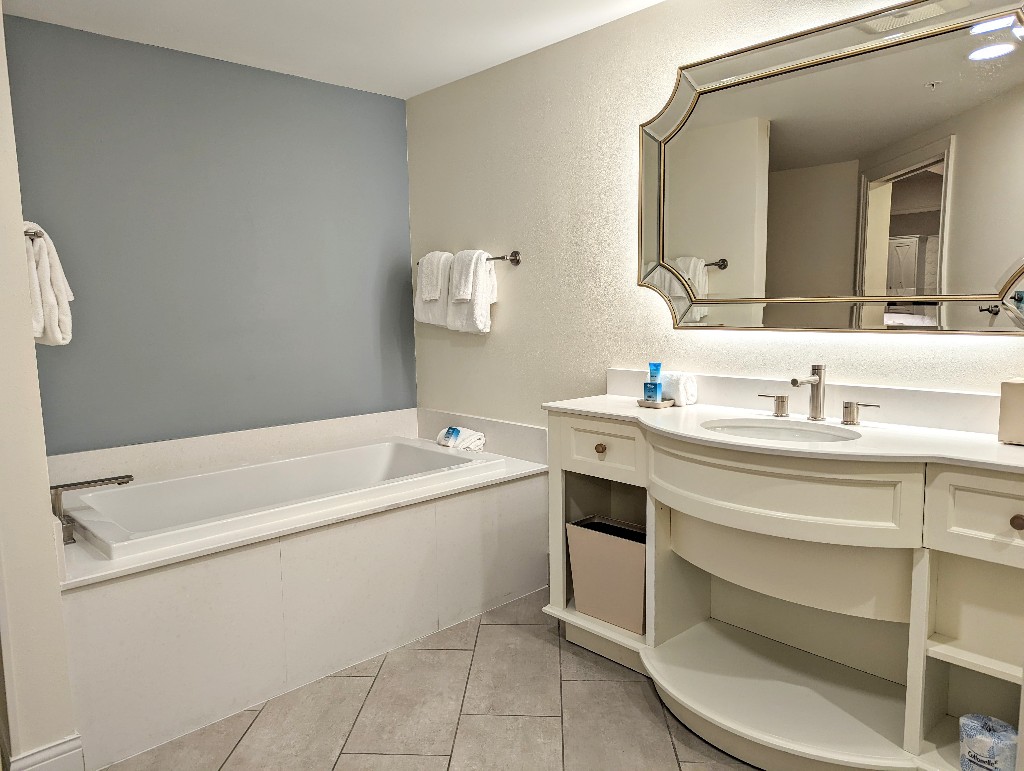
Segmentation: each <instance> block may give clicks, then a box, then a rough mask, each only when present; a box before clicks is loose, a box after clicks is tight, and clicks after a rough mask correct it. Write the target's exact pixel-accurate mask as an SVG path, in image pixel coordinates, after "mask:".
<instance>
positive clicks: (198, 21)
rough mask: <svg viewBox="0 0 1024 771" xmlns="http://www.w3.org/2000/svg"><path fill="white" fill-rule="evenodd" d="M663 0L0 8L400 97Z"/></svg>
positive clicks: (119, 1)
mask: <svg viewBox="0 0 1024 771" xmlns="http://www.w3.org/2000/svg"><path fill="white" fill-rule="evenodd" d="M662 1H663V0H554V1H553V0H361V1H358V2H357V1H356V0H340V1H339V0H287V1H284V0H278V1H277V2H271V1H270V0H163V1H162V2H159V1H157V0H143V2H140V1H139V0H89V1H88V2H83V0H4V12H6V13H10V14H13V15H15V16H24V17H26V18H29V19H37V20H39V21H46V22H51V23H53V24H60V25H63V26H66V27H73V28H75V29H81V30H86V31H88V32H95V33H98V34H100V35H108V36H110V37H115V38H121V39H123V40H134V41H136V42H139V43H149V44H152V45H157V46H161V47H163V48H171V49H174V50H177V51H186V52H188V53H193V54H199V55H201V56H208V57H211V58H214V59H222V60H224V61H229V62H236V63H238V64H247V65H249V66H251V67H259V68H261V69H265V70H273V71H275V72H284V73H287V74H289V75H298V76H300V77H303V78H310V79H312V80H319V81H322V82H324V83H333V84H334V85H338V86H349V87H352V88H358V89H361V90H363V91H372V92H374V93H378V94H387V95H389V96H396V97H399V98H402V99H406V98H408V97H411V96H415V95H416V94H420V93H423V92H424V91H429V90H430V89H432V88H436V87H437V86H441V85H444V84H445V83H451V82H452V81H454V80H458V79H459V78H463V77H466V76H467V75H472V74H473V73H475V72H480V71H481V70H485V69H487V68H489V67H493V66H494V65H496V64H501V63H502V62H505V61H508V60H509V59H514V58H516V57H517V56H522V55H523V54H526V53H529V52H531V51H536V50H537V49H539V48H543V47H544V46H547V45H551V44H552V43H557V42H558V41H560V40H565V39H566V38H569V37H572V36H573V35H578V34H579V33H581V32H585V31H586V30H588V29H593V28H594V27H598V26H600V25H602V24H606V23H608V22H610V21H614V20H615V19H618V18H621V17H623V16H627V15H629V14H631V13H634V12H636V11H639V10H641V9H643V8H647V7H649V6H652V5H657V4H658V3H660V2H662Z"/></svg>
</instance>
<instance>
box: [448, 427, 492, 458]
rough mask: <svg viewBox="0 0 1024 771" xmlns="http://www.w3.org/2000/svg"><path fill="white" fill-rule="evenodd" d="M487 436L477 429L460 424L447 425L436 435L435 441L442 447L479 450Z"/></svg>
mask: <svg viewBox="0 0 1024 771" xmlns="http://www.w3.org/2000/svg"><path fill="white" fill-rule="evenodd" d="M486 441H487V438H486V437H485V436H484V435H483V434H481V433H480V432H479V431H474V430H473V429H471V428H464V427H462V426H448V428H445V429H442V431H441V433H440V434H438V435H437V443H438V444H439V445H441V446H442V447H452V448H454V449H456V450H471V451H473V452H480V451H481V450H482V449H483V448H484V444H485V443H486Z"/></svg>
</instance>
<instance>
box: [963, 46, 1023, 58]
mask: <svg viewBox="0 0 1024 771" xmlns="http://www.w3.org/2000/svg"><path fill="white" fill-rule="evenodd" d="M1016 47H1017V46H1015V45H1014V44H1013V43H996V44H995V45H986V46H985V47H983V48H978V49H977V50H974V51H971V54H970V55H969V56H968V58H969V59H971V60H972V61H985V60H986V59H994V58H998V57H999V56H1006V55H1007V54H1008V53H1011V52H1012V51H1013V50H1014V49H1015V48H1016Z"/></svg>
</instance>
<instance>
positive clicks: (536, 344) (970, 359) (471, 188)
mask: <svg viewBox="0 0 1024 771" xmlns="http://www.w3.org/2000/svg"><path fill="white" fill-rule="evenodd" d="M879 7H882V4H881V3H872V2H867V1H861V0H851V1H849V2H837V1H836V0H818V1H816V2H805V3H788V2H784V1H783V0H722V1H721V2H717V3H714V4H709V3H706V2H698V0H667V2H665V3H663V4H661V5H658V6H655V7H653V8H650V9H648V10H646V11H642V12H640V13H638V14H635V15H633V16H629V17H626V18H625V19H622V20H619V21H617V22H614V23H612V24H609V25H606V26H604V27H601V28H598V29H596V30H593V31H591V32H588V33H585V34H583V35H580V36H578V37H575V38H572V39H570V40H567V41H565V42H562V43H559V44H557V45H554V46H551V47H549V48H545V49H543V50H541V51H537V52H535V53H533V54H530V55H528V56H525V57H522V58H520V59H516V60H514V61H511V62H508V63H506V64H503V65H500V66H498V67H495V68H493V69H491V70H487V71H486V72H483V73H480V74H478V75H474V76H473V77H470V78H466V79H465V80H462V81H459V82H457V83H453V84H451V85H448V86H445V87H443V88H439V89H436V90H434V91H431V92H429V93H427V94H424V95H422V96H419V97H416V98H414V99H412V100H410V102H409V106H408V116H409V162H410V184H411V207H412V243H413V255H414V259H415V257H416V256H417V255H422V254H424V253H425V252H427V251H429V250H431V249H438V248H444V249H449V250H453V249H462V248H466V247H471V246H477V247H479V248H483V249H488V250H492V251H495V252H497V253H502V251H503V250H507V249H520V250H521V251H522V253H523V264H522V266H520V267H519V268H512V267H510V266H508V265H499V266H498V268H497V270H498V274H499V276H498V278H499V281H500V290H499V295H500V299H499V302H498V304H497V305H495V306H494V325H493V328H492V332H491V334H490V335H487V336H483V337H476V336H472V335H465V334H457V333H454V332H449V331H447V330H444V329H441V328H438V327H428V326H424V325H418V326H417V328H416V336H417V342H416V349H417V350H416V353H417V381H418V398H419V404H420V406H422V407H427V408H431V409H438V410H446V411H451V412H460V413H464V414H474V415H481V416H485V417H490V418H498V419H503V420H512V421H519V422H526V423H534V424H542V423H543V421H544V419H545V418H544V413H543V412H542V410H541V408H540V404H541V402H543V401H545V400H549V399H563V398H570V397H574V396H582V395H585V394H593V393H601V392H603V390H604V371H605V368H606V367H608V366H634V367H642V366H646V363H647V362H648V361H649V360H652V359H654V360H658V359H660V360H663V361H664V362H665V364H666V367H678V368H687V369H691V370H694V371H699V372H718V373H721V374H737V375H752V376H780V375H792V374H798V373H799V374H803V373H805V372H806V371H808V369H809V365H810V364H811V363H812V362H824V363H826V364H828V366H829V375H830V377H831V379H832V380H833V381H835V382H841V381H846V382H849V383H880V384H892V385H915V386H921V387H933V388H960V389H967V390H979V391H987V392H994V391H995V390H996V389H997V387H998V383H999V381H1000V380H1001V379H1002V378H1004V377H1007V376H1010V375H1018V374H1024V364H1021V362H1024V339H1021V338H992V337H965V336H960V335H950V336H942V335H882V334H871V333H848V332H846V333H824V332H803V333H789V332H767V331H755V332H733V331H721V330H700V329H693V330H681V331H680V330H673V329H672V328H671V317H670V314H669V311H668V308H667V307H666V306H665V303H664V301H663V300H662V299H661V298H660V297H659V296H658V295H657V294H655V293H654V292H653V291H651V290H649V289H644V288H641V287H638V286H636V275H637V178H638V174H637V166H638V162H639V154H638V148H639V143H638V129H637V127H638V125H639V124H640V123H641V122H643V121H646V120H648V119H649V118H651V117H652V116H653V115H654V114H655V113H657V112H658V110H660V109H661V107H662V106H663V105H664V103H665V101H666V100H667V99H668V97H669V95H670V94H671V93H672V86H673V83H674V79H675V69H676V67H677V66H678V65H680V64H684V63H686V62H690V61H696V60H699V59H702V58H704V57H707V56H712V55H715V54H720V53H724V52H726V51H728V50H730V49H735V48H738V47H741V46H744V45H749V44H753V43H757V42H758V41H762V40H765V39H768V38H771V37H775V36H779V35H783V34H787V33H791V32H794V31H797V30H799V29H804V28H808V27H812V26H816V25H819V24H822V23H826V22H829V21H832V20H835V19H837V18H839V17H845V16H849V15H853V14H856V13H861V12H865V11H869V10H871V9H876V8H879ZM1020 178H1021V177H1020V176H1019V175H1018V177H1017V180H1018V181H1019V179H1020Z"/></svg>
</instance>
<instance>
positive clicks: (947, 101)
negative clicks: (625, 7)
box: [641, 3, 1024, 330]
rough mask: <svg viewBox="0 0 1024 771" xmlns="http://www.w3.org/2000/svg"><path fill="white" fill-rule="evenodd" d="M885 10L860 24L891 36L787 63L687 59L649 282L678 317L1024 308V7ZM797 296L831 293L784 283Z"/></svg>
mask: <svg viewBox="0 0 1024 771" xmlns="http://www.w3.org/2000/svg"><path fill="white" fill-rule="evenodd" d="M931 5H936V4H934V3H933V4H931ZM890 16H891V14H890ZM940 17H941V14H939V15H933V16H932V17H930V19H929V21H930V22H932V23H937V22H941V21H942V19H941V18H940ZM884 26H885V25H880V24H879V23H877V21H876V20H875V19H868V20H862V21H860V22H857V23H854V24H850V25H845V27H844V35H845V37H844V40H846V41H848V42H850V43H853V44H856V40H857V38H856V34H857V32H858V30H860V31H862V33H863V37H864V40H863V43H864V44H872V45H876V46H877V45H880V46H884V47H881V48H877V49H876V50H871V51H869V52H861V53H858V54H857V55H853V56H846V55H845V54H844V53H842V52H840V53H839V54H834V55H832V56H830V57H827V58H829V59H831V60H829V61H826V62H824V63H818V64H815V65H813V66H806V67H802V68H799V69H794V70H791V71H787V72H784V73H783V74H776V75H772V76H770V77H764V76H754V78H755V79H752V80H749V81H747V82H745V81H744V79H743V78H739V77H735V73H734V77H732V78H731V79H730V78H726V79H725V80H723V81H719V82H718V83H710V84H704V85H702V86H701V90H700V91H695V90H694V89H693V88H692V87H690V82H689V80H688V79H687V78H686V77H685V76H684V78H683V79H682V81H681V83H680V87H679V89H678V90H677V93H676V95H675V97H674V99H673V100H672V103H671V104H670V106H669V109H667V110H666V113H665V117H662V118H660V119H659V118H656V119H655V120H654V121H652V122H651V124H649V125H647V126H646V127H645V128H644V133H643V134H642V142H643V178H642V209H641V283H643V284H646V285H649V286H652V287H654V288H656V289H658V290H659V291H660V292H661V293H662V294H663V296H665V297H666V298H667V299H669V300H670V301H671V304H672V308H673V314H674V316H675V321H676V323H677V325H681V326H690V325H710V326H717V325H725V326H740V327H761V326H765V327H773V328H815V329H819V328H825V329H846V328H855V329H906V328H914V329H922V330H938V329H967V330H987V329H996V330H1000V329H1003V330H1012V329H1015V328H1016V327H1015V323H1014V319H1015V318H1019V317H1020V315H1019V312H1020V308H1019V306H1018V305H1016V304H1015V301H1014V300H1013V294H1014V292H1020V291H1021V289H1022V288H1024V284H1022V282H1021V281H1020V280H1019V279H1020V273H1021V265H1022V258H1024V217H1020V216H1019V214H1018V212H1019V211H1021V209H1022V208H1024V146H1022V144H1021V143H1020V141H1019V138H1018V136H1019V131H1020V126H1022V125H1024V120H1022V119H1024V42H1022V41H1024V17H1021V15H1020V14H1019V13H1018V12H1017V11H1012V12H1009V13H1004V15H1002V16H998V15H997V16H995V17H994V18H990V17H986V18H984V19H983V20H982V21H977V19H975V20H973V21H967V22H961V23H959V24H957V25H955V28H954V29H952V30H948V31H939V32H935V31H934V30H932V31H929V32H928V33H927V34H926V35H925V34H924V33H914V34H911V33H906V34H901V33H899V32H898V31H897V32H892V31H889V33H888V35H887V36H886V35H880V33H881V32H885V31H886V30H885V29H880V27H884ZM938 29H940V30H941V29H942V27H939V28H938ZM834 33H835V30H829V31H826V33H818V34H833V35H834ZM915 34H916V35H920V37H919V38H916V39H915ZM812 37H813V36H812ZM904 37H909V38H911V39H910V40H909V41H904V40H903V38H904ZM756 53H757V56H759V57H760V59H761V60H762V61H763V60H764V59H765V54H764V52H756ZM751 55H752V54H747V55H746V57H747V58H749V57H750V56H751ZM837 56H843V57H845V58H836V57H837ZM733 58H737V59H739V60H743V59H744V58H745V57H744V56H739V57H733ZM742 64H743V61H737V62H734V65H735V66H734V68H733V69H734V70H736V69H737V68H740V67H741V65H742ZM707 66H708V65H704V67H705V69H706V68H707ZM738 71H740V72H743V70H742V69H739V70H738ZM723 72H724V69H723V68H719V71H718V72H716V73H715V74H717V75H722V73H723ZM730 80H732V81H738V82H737V83H735V84H732V83H731V82H730ZM691 107H692V110H691V111H690V112H689V115H688V116H686V117H685V120H684V119H683V116H684V115H685V111H686V110H687V109H688V108H691ZM670 113H674V115H670ZM669 118H673V121H672V122H673V123H674V124H675V125H672V126H669V125H668V124H667V120H668V119H669ZM659 166H660V167H662V168H663V169H664V172H663V180H660V182H661V183H662V184H663V188H662V189H660V190H659V188H658V185H657V182H658V181H659V176H658V172H659ZM652 178H653V179H654V180H655V182H656V184H652V182H651V180H652ZM726 263H727V267H725V265H726ZM681 279H684V280H685V281H686V284H687V285H685V286H684V284H683V281H682V280H681ZM996 295H998V299H992V298H993V297H994V296H996ZM860 297H864V298H877V299H875V300H874V301H872V302H856V298H860ZM976 297H981V298H983V297H988V298H989V299H988V300H987V301H981V300H979V299H972V298H976ZM792 298H807V299H811V298H815V301H813V302H788V301H787V302H772V301H773V300H780V299H792ZM823 298H835V300H836V302H821V301H820V299H823ZM883 298H884V299H883ZM947 298H948V299H947ZM701 300H710V301H711V302H705V303H702V302H701ZM765 300H767V302H765ZM723 301H742V304H734V303H732V302H729V304H722V303H723Z"/></svg>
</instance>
